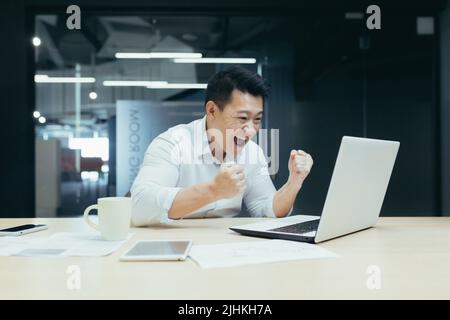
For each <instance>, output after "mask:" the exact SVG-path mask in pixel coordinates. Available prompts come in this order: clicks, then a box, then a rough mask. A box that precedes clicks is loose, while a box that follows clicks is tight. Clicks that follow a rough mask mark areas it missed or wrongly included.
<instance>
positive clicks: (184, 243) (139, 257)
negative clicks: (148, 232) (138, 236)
mask: <svg viewBox="0 0 450 320" xmlns="http://www.w3.org/2000/svg"><path fill="white" fill-rule="evenodd" d="M191 245H192V240H141V241H138V242H136V243H135V244H134V245H133V246H132V247H131V249H129V250H128V251H127V252H125V254H123V255H122V256H121V257H120V258H119V260H120V261H149V260H184V259H186V257H187V255H188V253H189V250H190V249H191Z"/></svg>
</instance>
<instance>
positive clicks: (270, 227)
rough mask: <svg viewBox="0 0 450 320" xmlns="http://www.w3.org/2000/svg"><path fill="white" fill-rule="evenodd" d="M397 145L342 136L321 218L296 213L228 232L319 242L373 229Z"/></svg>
mask: <svg viewBox="0 0 450 320" xmlns="http://www.w3.org/2000/svg"><path fill="white" fill-rule="evenodd" d="M399 146H400V143H399V142H398V141H387V140H376V139H366V138H357V137H349V136H344V137H343V138H342V141H341V145H340V147H339V152H338V155H337V159H336V163H335V166H334V170H333V175H332V177H331V182H330V186H329V187H328V193H327V197H326V200H325V204H324V207H323V210H322V214H321V216H320V217H318V216H317V215H295V216H290V217H287V218H280V219H271V220H269V221H266V222H258V223H252V224H246V225H240V226H235V227H232V228H230V229H231V230H233V231H235V232H238V233H240V234H243V235H247V236H256V237H264V238H273V239H285V240H296V241H303V242H309V243H318V242H322V241H326V240H330V239H333V238H337V237H340V236H343V235H347V234H349V233H353V232H356V231H360V230H364V229H367V228H370V227H373V226H374V225H375V224H376V222H377V220H378V217H379V215H380V210H381V206H382V204H383V200H384V196H385V194H386V190H387V187H388V184H389V179H390V177H391V173H392V169H393V167H394V163H395V159H396V157H397V152H398V148H399ZM316 170H317V169H316Z"/></svg>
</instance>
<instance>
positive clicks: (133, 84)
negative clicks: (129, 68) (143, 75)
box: [103, 80, 167, 87]
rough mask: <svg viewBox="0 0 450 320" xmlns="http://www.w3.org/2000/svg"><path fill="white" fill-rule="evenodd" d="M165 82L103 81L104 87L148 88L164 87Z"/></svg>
mask: <svg viewBox="0 0 450 320" xmlns="http://www.w3.org/2000/svg"><path fill="white" fill-rule="evenodd" d="M164 84H167V81H139V80H105V81H103V85H104V86H105V87H148V86H152V85H164Z"/></svg>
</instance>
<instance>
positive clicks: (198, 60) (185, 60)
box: [173, 58, 256, 64]
mask: <svg viewBox="0 0 450 320" xmlns="http://www.w3.org/2000/svg"><path fill="white" fill-rule="evenodd" d="M173 61H174V62H175V63H240V64H253V63H256V59H255V58H177V59H174V60H173Z"/></svg>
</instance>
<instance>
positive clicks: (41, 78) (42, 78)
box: [34, 74, 95, 83]
mask: <svg viewBox="0 0 450 320" xmlns="http://www.w3.org/2000/svg"><path fill="white" fill-rule="evenodd" d="M34 82H36V83H94V82H95V78H92V77H49V76H48V75H46V74H36V75H35V76H34Z"/></svg>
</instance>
